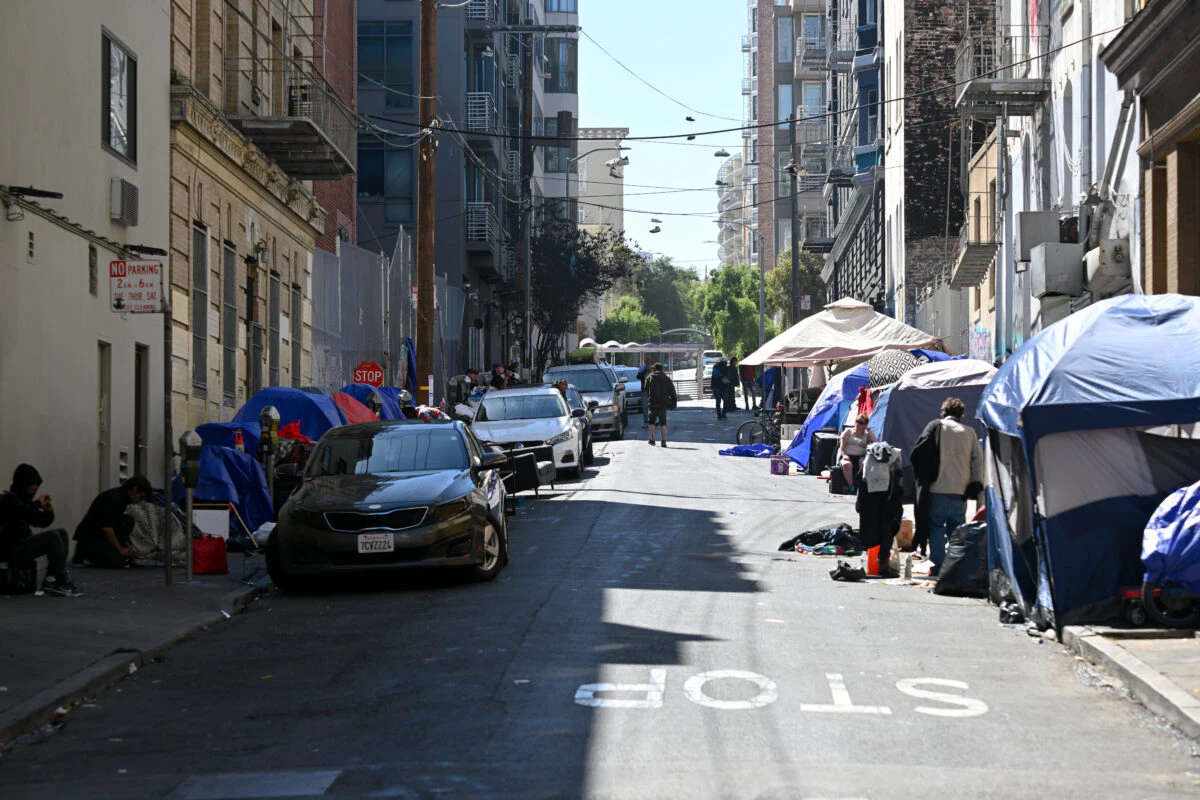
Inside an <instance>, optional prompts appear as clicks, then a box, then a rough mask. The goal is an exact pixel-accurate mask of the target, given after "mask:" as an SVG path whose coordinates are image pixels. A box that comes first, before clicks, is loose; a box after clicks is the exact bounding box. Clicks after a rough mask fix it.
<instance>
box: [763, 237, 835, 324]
mask: <svg viewBox="0 0 1200 800" xmlns="http://www.w3.org/2000/svg"><path fill="white" fill-rule="evenodd" d="M824 265H825V261H824V259H822V258H821V256H819V255H817V254H815V253H810V252H808V251H807V250H801V251H800V258H799V260H798V262H797V264H796V266H797V267H798V268H799V271H800V296H801V297H803V296H804V295H809V297H810V300H811V302H810V304H809V309H808V310H807V311H804V310H801V311H800V317H799V319H796V320H792V319H791V315H792V248H790V247H789V248H788V249H787V250H784V251H783V252H782V253H780V254H779V257H778V258H777V259H775V269H773V270H771V271H770V272H769V273H767V313H768V314H770V315H771V316H772V317H774V316H776V315H777V314H782V316H781V317H780V318H781V319H782V320H783V323H784V325H783V327H784V329H785V330H786V329H787V328H790V327H792V325H794V324H796V323H797V322H799V321H800V320H801V319H804V318H805V317H808V316H811V315H812V314H816V313H817V312H818V311H820V310H821V309H822V308H823V307H824V306H825V302H826V300H825V281H823V280H821V268H822V267H823V266H824Z"/></svg>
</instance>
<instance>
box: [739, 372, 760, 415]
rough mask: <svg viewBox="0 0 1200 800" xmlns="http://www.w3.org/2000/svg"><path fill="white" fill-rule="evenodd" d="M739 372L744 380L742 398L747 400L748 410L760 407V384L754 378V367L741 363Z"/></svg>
mask: <svg viewBox="0 0 1200 800" xmlns="http://www.w3.org/2000/svg"><path fill="white" fill-rule="evenodd" d="M738 373H739V375H740V376H741V380H742V399H743V400H745V401H746V410H747V411H755V410H757V409H758V384H757V383H756V382H755V379H754V367H752V366H750V365H749V364H739V365H738Z"/></svg>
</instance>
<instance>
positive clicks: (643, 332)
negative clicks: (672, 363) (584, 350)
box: [596, 295, 662, 344]
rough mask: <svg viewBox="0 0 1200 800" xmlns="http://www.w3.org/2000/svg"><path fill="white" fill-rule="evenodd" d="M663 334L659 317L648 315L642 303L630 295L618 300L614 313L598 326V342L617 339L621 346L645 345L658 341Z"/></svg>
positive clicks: (609, 314)
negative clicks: (626, 344) (633, 343)
mask: <svg viewBox="0 0 1200 800" xmlns="http://www.w3.org/2000/svg"><path fill="white" fill-rule="evenodd" d="M661 333H662V327H661V326H660V325H659V323H658V317H656V316H654V315H653V314H647V313H646V312H645V311H644V310H643V308H642V301H641V300H639V299H638V298H636V297H631V296H628V295H627V296H625V297H622V298H621V299H620V300H618V301H617V304H616V306H614V307H613V309H612V311H610V312H609V313H608V315H607V316H605V317H604V319H603V320H601V321H600V322H598V323H597V324H596V341H598V342H607V341H609V340H610V339H615V340H616V341H618V342H620V343H621V344H625V343H626V342H639V343H643V344H644V343H646V342H653V341H657V340H658V337H659V335H660V334H661Z"/></svg>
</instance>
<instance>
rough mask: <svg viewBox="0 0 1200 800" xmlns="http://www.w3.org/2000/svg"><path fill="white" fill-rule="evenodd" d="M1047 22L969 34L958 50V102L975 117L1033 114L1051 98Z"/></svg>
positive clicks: (955, 70) (955, 62) (956, 80)
mask: <svg viewBox="0 0 1200 800" xmlns="http://www.w3.org/2000/svg"><path fill="white" fill-rule="evenodd" d="M1048 38H1049V31H1048V30H1047V29H1046V28H1045V27H1044V26H1036V27H1030V26H1027V25H1010V26H1005V28H1004V31H1003V33H1002V34H998V33H997V32H996V31H995V30H994V29H992V28H987V29H984V30H980V31H975V32H972V33H970V34H968V35H967V36H966V37H965V38H963V40H962V41H961V42H960V43H959V45H958V48H957V50H956V51H955V54H954V75H955V82H956V83H957V84H958V94H957V96H956V97H955V104H956V105H957V106H958V107H959V108H961V109H964V110H966V111H968V112H970V113H971V114H974V115H975V116H981V117H989V116H1000V115H1001V114H1005V113H1007V114H1009V115H1010V116H1018V117H1027V116H1031V115H1032V114H1033V112H1034V111H1035V110H1037V108H1038V107H1039V106H1040V105H1042V104H1043V103H1045V102H1046V100H1047V99H1048V98H1049V97H1050V79H1049V78H1048V77H1046V59H1044V58H1036V56H1038V55H1041V53H1042V50H1043V49H1044V45H1045V43H1046V42H1047V40H1048Z"/></svg>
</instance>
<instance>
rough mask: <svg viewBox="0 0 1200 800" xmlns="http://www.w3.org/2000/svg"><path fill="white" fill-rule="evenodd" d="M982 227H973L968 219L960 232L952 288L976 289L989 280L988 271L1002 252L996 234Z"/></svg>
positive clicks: (952, 270) (951, 272) (951, 271)
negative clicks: (997, 255)
mask: <svg viewBox="0 0 1200 800" xmlns="http://www.w3.org/2000/svg"><path fill="white" fill-rule="evenodd" d="M972 227H974V228H975V230H974V231H972ZM982 227H984V226H981V225H979V224H976V225H974V226H972V225H971V221H970V220H969V219H968V221H967V222H965V223H963V226H962V231H960V232H959V235H958V250H957V252H956V253H955V256H954V264H953V266H952V267H951V270H950V286H951V287H953V288H955V289H974V288H975V287H977V286H979V285H980V284H982V283H983V282H984V281H985V280H987V276H988V271H989V270H990V269H991V268H992V264H993V263H995V261H996V254H997V253H999V252H1000V242H999V241H998V239H997V237H996V235H995V233H994V232H989V231H986V230H981V228H982ZM986 227H993V226H991V225H989V226H986Z"/></svg>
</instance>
